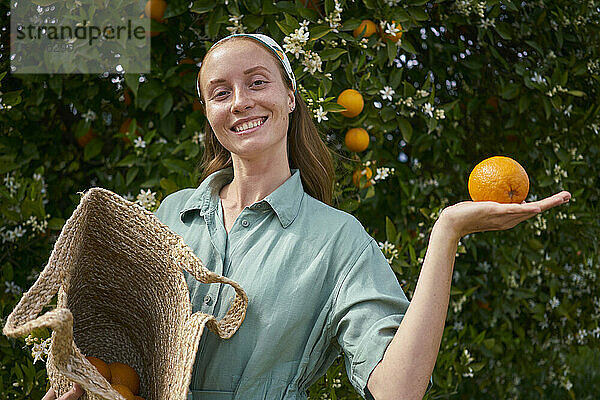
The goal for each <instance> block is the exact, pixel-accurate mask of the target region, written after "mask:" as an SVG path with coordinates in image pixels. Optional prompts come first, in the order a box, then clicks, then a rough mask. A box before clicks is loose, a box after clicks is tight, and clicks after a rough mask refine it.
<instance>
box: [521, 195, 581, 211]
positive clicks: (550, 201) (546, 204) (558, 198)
mask: <svg viewBox="0 0 600 400" xmlns="http://www.w3.org/2000/svg"><path fill="white" fill-rule="evenodd" d="M570 199H571V193H569V192H567V191H566V190H563V191H562V192H560V193H556V194H555V195H553V196H550V197H546V198H545V199H542V200H538V201H534V202H531V203H527V204H529V205H537V206H539V207H540V210H541V211H546V210H549V209H551V208H552V207H556V206H559V205H561V204H564V203H566V202H567V201H569V200H570Z"/></svg>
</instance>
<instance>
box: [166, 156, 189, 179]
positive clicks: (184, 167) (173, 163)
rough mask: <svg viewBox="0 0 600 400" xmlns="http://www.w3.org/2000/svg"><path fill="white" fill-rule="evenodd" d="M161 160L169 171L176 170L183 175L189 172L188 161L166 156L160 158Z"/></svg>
mask: <svg viewBox="0 0 600 400" xmlns="http://www.w3.org/2000/svg"><path fill="white" fill-rule="evenodd" d="M161 162H162V164H163V165H164V166H165V168H167V169H168V170H169V171H170V172H176V173H180V174H184V175H188V174H189V173H190V163H188V162H185V161H183V160H176V159H173V158H167V159H164V160H161Z"/></svg>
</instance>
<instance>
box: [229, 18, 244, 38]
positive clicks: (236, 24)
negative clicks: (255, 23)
mask: <svg viewBox="0 0 600 400" xmlns="http://www.w3.org/2000/svg"><path fill="white" fill-rule="evenodd" d="M243 17H244V16H243V15H230V16H229V22H231V23H232V24H233V26H228V27H227V28H226V29H227V30H228V31H229V32H230V33H232V34H233V33H245V32H246V27H245V26H244V25H242V18H243Z"/></svg>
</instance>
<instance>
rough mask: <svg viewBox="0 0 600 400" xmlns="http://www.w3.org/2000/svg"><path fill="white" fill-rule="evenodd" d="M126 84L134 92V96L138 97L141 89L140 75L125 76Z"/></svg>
mask: <svg viewBox="0 0 600 400" xmlns="http://www.w3.org/2000/svg"><path fill="white" fill-rule="evenodd" d="M125 84H126V85H127V86H128V87H129V89H131V91H132V92H133V96H134V97H137V93H138V88H139V87H140V79H139V75H138V74H125Z"/></svg>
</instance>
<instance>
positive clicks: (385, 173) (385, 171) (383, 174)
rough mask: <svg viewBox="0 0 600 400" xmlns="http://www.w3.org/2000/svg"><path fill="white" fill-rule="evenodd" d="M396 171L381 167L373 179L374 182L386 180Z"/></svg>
mask: <svg viewBox="0 0 600 400" xmlns="http://www.w3.org/2000/svg"><path fill="white" fill-rule="evenodd" d="M394 171H395V169H394V168H388V167H380V168H377V172H376V174H375V176H374V177H373V179H374V180H376V181H378V180H384V179H385V178H387V177H388V176H389V174H390V172H391V173H394Z"/></svg>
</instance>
